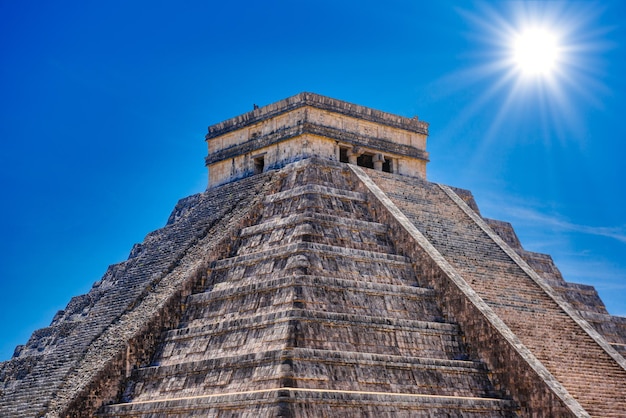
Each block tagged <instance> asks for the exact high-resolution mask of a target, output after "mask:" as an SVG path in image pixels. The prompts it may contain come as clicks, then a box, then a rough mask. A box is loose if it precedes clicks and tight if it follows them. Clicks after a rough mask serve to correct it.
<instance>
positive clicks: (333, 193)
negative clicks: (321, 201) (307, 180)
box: [264, 184, 365, 203]
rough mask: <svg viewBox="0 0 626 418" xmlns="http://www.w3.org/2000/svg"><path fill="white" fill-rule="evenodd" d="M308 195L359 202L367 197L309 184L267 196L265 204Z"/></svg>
mask: <svg viewBox="0 0 626 418" xmlns="http://www.w3.org/2000/svg"><path fill="white" fill-rule="evenodd" d="M306 194H320V195H324V196H330V197H337V198H339V199H347V200H356V201H358V202H365V195H364V194H363V193H358V192H352V191H349V190H344V189H336V188H334V187H329V186H321V185H319V184H308V185H305V186H296V187H294V188H291V189H289V190H285V191H283V192H278V193H274V194H271V195H269V196H266V197H265V199H264V202H265V203H274V202H277V201H280V200H285V199H292V198H294V197H300V196H303V195H306Z"/></svg>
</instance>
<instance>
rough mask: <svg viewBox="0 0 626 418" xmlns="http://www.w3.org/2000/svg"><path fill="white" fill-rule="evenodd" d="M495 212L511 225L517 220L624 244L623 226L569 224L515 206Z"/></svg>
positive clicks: (624, 229)
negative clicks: (502, 215)
mask: <svg viewBox="0 0 626 418" xmlns="http://www.w3.org/2000/svg"><path fill="white" fill-rule="evenodd" d="M494 208H495V207H494ZM497 210H498V212H500V213H502V214H506V217H507V220H508V221H509V222H512V223H517V222H515V221H516V220H518V221H519V222H520V223H522V222H524V223H532V224H534V225H536V226H537V228H550V229H552V230H560V231H569V232H576V233H581V234H587V235H596V236H601V237H606V238H612V239H615V240H617V241H620V242H622V243H625V244H626V227H623V226H622V227H615V226H589V225H579V224H575V223H572V222H569V221H567V220H565V219H563V218H561V217H559V216H555V215H549V214H545V213H542V212H540V211H538V210H536V209H532V208H528V207H520V206H516V205H506V204H505V205H504V206H498V207H497Z"/></svg>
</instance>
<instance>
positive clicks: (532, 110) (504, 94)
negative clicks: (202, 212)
mask: <svg viewBox="0 0 626 418" xmlns="http://www.w3.org/2000/svg"><path fill="white" fill-rule="evenodd" d="M625 21H626V2H623V1H619V0H616V1H603V2H601V3H600V2H587V1H576V2H557V1H553V2H523V1H515V2H507V1H498V2H489V3H485V2H483V3H481V2H475V3H473V2H467V1H458V2H455V1H440V2H439V1H437V2H433V1H428V2H426V1H423V2H422V1H394V0H390V1H386V2H381V1H364V0H360V1H337V0H333V1H326V0H316V1H315V2H312V1H311V2H304V1H300V2H294V1H274V0H267V1H263V2H259V1H233V2H225V1H220V2H217V1H215V2H213V1H178V2H174V1H157V0H151V1H149V2H148V1H116V0H113V1H107V2H104V1H88V0H83V1H65V0H61V1H29V0H25V1H11V0H0V59H1V61H0V64H1V65H0V92H1V94H0V138H1V140H2V151H1V152H0V185H1V186H2V191H3V193H2V205H0V234H1V235H0V237H1V238H2V239H1V240H0V360H2V359H7V358H9V357H10V356H11V354H12V352H13V349H14V347H15V346H16V345H17V344H23V343H25V342H26V341H27V339H28V337H29V336H30V334H31V333H32V331H33V330H35V329H37V328H41V327H45V326H47V325H48V324H49V323H50V321H51V319H52V317H53V316H54V314H55V312H56V311H57V310H59V309H63V308H64V307H65V305H66V304H67V302H68V301H69V299H70V298H71V297H72V296H75V295H78V294H82V293H85V292H87V291H89V289H90V287H91V284H92V283H93V282H94V281H96V280H98V279H99V278H100V277H101V276H102V275H103V274H104V272H105V270H106V268H107V266H108V265H109V264H113V263H117V262H120V261H123V260H125V259H126V257H127V256H128V253H129V251H130V249H131V248H132V246H133V244H134V243H136V242H141V241H142V240H143V237H144V236H145V235H146V234H147V233H148V232H150V231H152V230H155V229H157V228H159V227H162V226H163V225H164V224H165V222H166V220H167V217H168V215H169V213H170V211H171V210H172V208H173V207H174V205H175V204H176V201H177V200H178V199H180V198H183V197H185V196H188V195H190V194H192V193H197V192H200V191H202V190H204V189H205V187H206V182H207V179H206V169H205V168H204V161H203V160H204V157H205V155H206V148H205V143H204V134H205V133H206V127H207V126H208V125H210V124H213V123H216V122H219V121H221V120H224V119H226V118H230V117H233V116H236V115H238V114H241V113H244V112H246V111H248V110H251V109H252V105H253V104H258V105H265V104H269V103H272V102H275V101H277V100H280V99H283V98H285V97H288V96H291V95H293V94H296V93H299V92H301V91H311V92H315V93H319V94H323V95H327V96H331V97H334V98H338V99H341V100H346V101H349V102H353V103H358V104H362V105H365V106H369V107H373V108H376V109H380V110H384V111H388V112H392V113H397V114H400V115H404V116H409V117H412V116H414V115H419V117H420V118H421V119H423V120H426V121H428V122H429V123H430V132H431V135H430V138H429V142H428V150H429V152H430V155H431V163H430V164H429V167H428V176H429V179H430V180H432V181H437V182H441V183H445V184H449V185H453V186H457V187H463V188H467V189H470V190H472V192H473V193H474V195H475V197H476V199H477V201H478V204H479V207H480V208H481V210H482V212H483V215H485V216H488V217H492V218H496V219H501V220H506V221H509V222H511V223H513V225H514V226H515V228H516V231H517V233H518V235H519V237H520V238H521V240H522V243H523V244H524V246H525V248H526V249H529V250H533V251H538V252H545V253H549V254H551V255H552V256H553V257H554V259H555V260H556V262H557V265H558V266H559V267H560V269H561V270H562V272H563V274H564V276H565V278H566V279H567V280H568V281H574V282H580V283H587V284H592V285H594V286H595V287H596V289H597V290H598V291H599V292H600V295H601V297H602V299H603V300H604V302H605V303H606V305H607V307H608V309H609V311H610V312H611V313H613V314H619V315H626V259H625V257H624V255H625V254H626V209H624V208H625V206H626V186H625V185H624V179H626V164H624V163H623V160H624V157H625V155H626V145H625V143H624V139H625V138H626V135H625V134H626V124H625V123H623V122H624V119H625V118H626V116H625V115H626V77H624V74H626V59H625V58H626V50H625V46H626V45H625V43H626V30H625V27H624V22H625ZM533 25H535V26H537V25H539V26H542V27H548V28H550V29H551V30H553V31H554V32H555V33H558V36H559V39H560V42H561V58H560V61H559V63H557V67H556V69H555V72H554V73H552V75H551V76H550V77H523V76H520V74H519V72H518V71H516V70H515V67H514V66H512V64H511V63H510V60H509V59H508V58H509V57H510V45H511V43H512V41H511V39H512V37H513V35H514V34H515V33H519V32H521V31H523V29H524V28H525V27H528V26H533Z"/></svg>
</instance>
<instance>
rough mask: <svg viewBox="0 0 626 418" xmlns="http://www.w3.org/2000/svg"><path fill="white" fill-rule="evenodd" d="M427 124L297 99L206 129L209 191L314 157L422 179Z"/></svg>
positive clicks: (319, 99)
mask: <svg viewBox="0 0 626 418" xmlns="http://www.w3.org/2000/svg"><path fill="white" fill-rule="evenodd" d="M427 137H428V123H426V122H423V121H420V120H418V118H417V117H414V118H406V117H402V116H398V115H393V114H391V113H386V112H382V111H379V110H374V109H370V108H367V107H364V106H359V105H355V104H352V103H347V102H344V101H341V100H336V99H331V98H329V97H324V96H320V95H318V94H314V93H300V94H297V95H295V96H292V97H289V98H287V99H284V100H281V101H279V102H276V103H273V104H270V105H267V106H263V107H259V108H257V107H256V106H255V109H254V110H252V111H250V112H248V113H244V114H243V115H240V116H237V117H234V118H231V119H228V120H225V121H223V122H220V123H217V124H215V125H212V126H209V132H208V134H207V135H206V142H207V144H208V149H209V154H208V156H207V157H206V166H207V168H208V170H209V188H212V187H215V186H219V185H221V184H224V183H228V182H230V181H233V180H237V179H240V178H243V177H248V176H250V175H252V174H258V173H261V172H264V171H267V170H270V169H277V168H280V167H283V166H285V165H286V164H289V163H291V162H294V161H298V160H302V159H305V158H309V157H312V156H317V157H321V158H326V159H329V160H332V161H341V162H346V163H348V162H349V163H351V164H355V165H359V166H362V167H367V168H373V169H376V170H380V171H386V172H388V173H395V174H400V175H404V176H409V177H421V178H424V179H425V178H426V164H427V163H428V153H427V152H426V138H427Z"/></svg>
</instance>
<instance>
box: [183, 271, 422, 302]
mask: <svg viewBox="0 0 626 418" xmlns="http://www.w3.org/2000/svg"><path fill="white" fill-rule="evenodd" d="M288 286H310V287H322V288H324V289H339V290H346V289H347V290H350V291H351V292H359V293H371V294H376V295H393V296H398V297H407V296H413V297H429V298H432V297H434V292H433V290H432V289H429V288H425V287H417V286H402V285H393V284H384V283H374V282H366V281H358V280H347V279H340V278H335V277H327V276H314V275H298V276H287V277H281V278H266V279H262V280H259V281H258V282H255V283H252V284H243V285H242V284H238V283H234V284H233V286H230V287H225V286H220V288H219V290H218V289H215V290H211V291H208V292H202V293H196V294H193V295H190V296H189V299H188V303H189V304H191V303H209V302H211V301H214V300H221V299H229V298H232V297H233V293H236V295H237V296H239V295H246V294H251V293H256V292H262V291H264V290H272V289H276V288H283V287H288Z"/></svg>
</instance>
